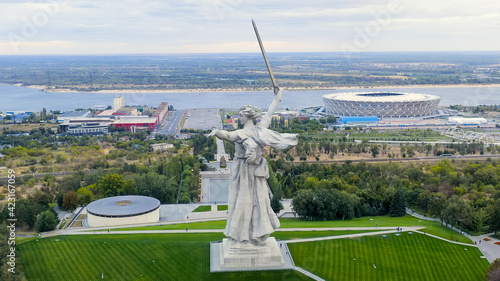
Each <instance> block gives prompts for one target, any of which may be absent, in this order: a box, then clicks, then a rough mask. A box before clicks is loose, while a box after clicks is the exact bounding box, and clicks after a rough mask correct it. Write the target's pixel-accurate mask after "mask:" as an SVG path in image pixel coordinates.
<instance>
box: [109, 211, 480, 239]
mask: <svg viewBox="0 0 500 281" xmlns="http://www.w3.org/2000/svg"><path fill="white" fill-rule="evenodd" d="M280 222H281V228H314V227H315V228H322V227H373V226H375V225H378V226H394V227H398V226H424V227H425V230H424V231H426V232H427V233H430V234H434V235H437V236H439V237H443V238H445V239H453V240H454V241H456V240H457V239H458V241H459V242H463V243H469V244H474V243H473V242H472V241H471V240H470V239H469V238H467V237H465V236H463V235H460V234H458V233H456V232H455V231H453V230H451V229H449V228H447V227H444V226H441V225H440V223H439V222H432V221H426V220H420V219H417V218H415V217H412V216H410V215H405V216H404V217H396V218H394V217H389V216H377V217H362V218H355V219H352V220H344V221H342V220H334V221H307V220H300V219H293V218H281V219H280ZM225 227H226V221H225V220H217V221H206V222H193V223H179V224H165V225H154V226H144V227H130V228H120V229H115V230H117V231H124V230H169V229H171V230H175V229H177V230H180V229H186V228H188V229H224V228H225Z"/></svg>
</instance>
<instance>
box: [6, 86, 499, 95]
mask: <svg viewBox="0 0 500 281" xmlns="http://www.w3.org/2000/svg"><path fill="white" fill-rule="evenodd" d="M15 86H19V87H26V88H31V89H38V90H40V91H43V92H49V93H95V94H145V93H148V94H168V93H187V92H189V93H200V92H203V93H209V92H253V91H255V92H257V91H268V90H269V91H271V88H270V87H269V88H259V89H251V88H217V89H168V90H167V89H164V90H163V89H162V90H158V89H156V90H155V89H145V90H137V89H121V90H98V91H85V90H81V91H75V90H71V89H60V88H47V87H46V86H38V85H31V86H22V85H21V84H15ZM470 87H477V88H499V87H500V84H438V85H436V84H433V85H428V84H426V85H385V86H343V87H334V88H329V87H310V88H282V90H285V91H314V90H332V91H339V90H353V89H354V90H355V89H359V90H363V91H369V90H372V89H373V90H376V89H387V88H393V89H399V88H401V89H408V88H470Z"/></svg>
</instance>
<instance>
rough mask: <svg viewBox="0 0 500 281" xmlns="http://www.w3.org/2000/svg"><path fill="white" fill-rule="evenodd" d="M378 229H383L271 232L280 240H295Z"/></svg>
mask: <svg viewBox="0 0 500 281" xmlns="http://www.w3.org/2000/svg"><path fill="white" fill-rule="evenodd" d="M378 231H381V230H331V231H276V232H274V233H273V234H271V236H273V237H275V238H276V239H280V240H294V239H304V238H316V237H327V236H339V235H346V234H357V233H366V232H378Z"/></svg>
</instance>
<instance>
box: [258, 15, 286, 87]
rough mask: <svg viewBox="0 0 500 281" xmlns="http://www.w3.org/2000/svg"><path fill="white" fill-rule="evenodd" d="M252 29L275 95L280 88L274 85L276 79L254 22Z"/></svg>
mask: <svg viewBox="0 0 500 281" xmlns="http://www.w3.org/2000/svg"><path fill="white" fill-rule="evenodd" d="M252 25H253V29H254V30H255V35H256V36H257V40H258V41H259V45H260V50H261V51H262V56H264V61H265V62H266V66H267V72H269V77H271V83H273V91H274V94H277V93H278V91H279V90H280V88H279V87H278V84H277V83H276V79H274V74H273V71H272V70H271V65H270V64H269V60H268V59H267V54H266V50H265V49H264V44H262V40H261V39H260V35H259V31H258V30H257V25H256V24H255V21H254V20H252Z"/></svg>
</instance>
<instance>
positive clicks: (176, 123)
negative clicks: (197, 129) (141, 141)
mask: <svg viewBox="0 0 500 281" xmlns="http://www.w3.org/2000/svg"><path fill="white" fill-rule="evenodd" d="M184 113H186V110H176V111H170V112H169V113H168V115H167V117H165V119H164V121H163V122H162V124H161V128H160V130H158V132H157V134H164V135H170V136H173V135H177V134H179V131H180V129H181V128H180V122H181V120H182V117H183V116H184Z"/></svg>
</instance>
